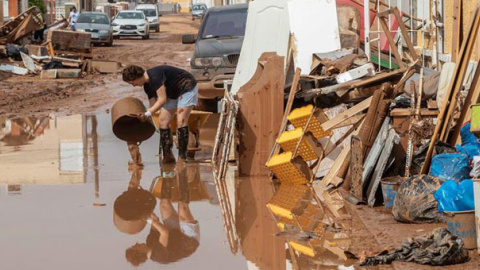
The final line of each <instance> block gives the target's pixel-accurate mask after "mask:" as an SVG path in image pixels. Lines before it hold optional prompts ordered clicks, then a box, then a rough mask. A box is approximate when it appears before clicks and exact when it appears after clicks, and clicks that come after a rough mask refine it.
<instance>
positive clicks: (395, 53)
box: [377, 12, 406, 68]
mask: <svg viewBox="0 0 480 270" xmlns="http://www.w3.org/2000/svg"><path fill="white" fill-rule="evenodd" d="M382 13H384V14H382ZM382 13H379V14H378V15H377V16H378V18H379V20H378V21H379V22H380V25H381V26H382V29H383V32H385V36H386V38H387V40H388V43H389V44H390V51H391V52H392V54H393V56H394V57H395V60H396V61H397V65H399V66H400V67H401V68H405V67H406V65H405V63H404V62H403V61H402V57H401V56H400V53H399V52H398V49H397V45H396V44H395V41H394V40H393V38H392V33H391V32H390V29H389V28H388V25H387V22H386V21H385V16H386V14H389V13H388V12H382ZM382 15H383V16H382Z"/></svg>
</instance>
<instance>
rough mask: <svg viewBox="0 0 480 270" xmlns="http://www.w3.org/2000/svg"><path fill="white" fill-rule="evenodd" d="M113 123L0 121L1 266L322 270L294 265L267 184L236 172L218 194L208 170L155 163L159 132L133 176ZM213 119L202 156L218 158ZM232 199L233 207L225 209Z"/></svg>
mask: <svg viewBox="0 0 480 270" xmlns="http://www.w3.org/2000/svg"><path fill="white" fill-rule="evenodd" d="M110 117H111V116H110V115H108V114H98V115H71V116H61V117H57V116H55V115H49V116H44V117H28V118H25V117H24V118H16V119H5V118H0V213H1V218H0V262H1V269H9V270H10V269H22V270H23V269H82V270H83V269H132V268H133V267H134V265H138V267H135V269H158V268H159V267H162V269H229V270H230V269H231V270H233V269H261V270H268V269H274V270H277V269H278V270H283V269H310V268H312V265H315V264H312V262H311V260H307V261H305V262H303V263H302V261H301V259H300V262H298V261H295V266H293V265H292V264H291V253H289V251H288V249H287V246H286V242H285V237H283V236H279V235H278V232H279V230H278V227H277V222H276V221H275V219H273V218H272V215H271V213H270V211H269V209H268V208H267V207H266V204H267V203H268V202H269V201H270V199H271V198H272V196H273V195H274V189H273V188H272V185H271V184H270V182H269V180H268V179H266V178H240V177H237V176H236V170H235V168H234V167H231V168H230V169H229V171H228V173H227V179H226V182H225V184H226V193H228V194H225V193H220V197H219V196H218V194H217V190H216V188H215V184H214V180H213V176H212V170H211V166H210V164H208V163H200V162H195V163H188V164H177V165H176V166H171V167H166V166H164V167H163V168H162V167H161V166H160V165H159V162H158V157H157V155H156V154H157V151H158V135H154V136H153V137H152V138H150V139H149V140H147V141H145V142H143V143H142V144H141V146H140V150H141V153H142V157H143V162H144V165H145V166H144V168H143V169H139V168H130V169H131V170H129V169H128V166H127V163H128V161H129V158H130V155H129V153H128V150H127V147H126V144H125V143H124V142H122V141H120V140H118V139H117V138H116V137H115V136H114V135H113V133H112V131H111V120H110ZM217 121H218V118H216V117H212V118H211V120H210V121H209V122H207V124H206V126H205V128H204V129H202V130H201V139H202V140H201V144H202V146H203V148H204V149H203V150H202V151H200V152H199V153H197V159H198V160H203V159H209V158H210V157H209V151H211V147H212V145H213V141H211V140H212V139H208V138H214V136H213V135H214V133H215V127H216V122H217ZM174 152H176V151H174ZM226 197H228V201H229V202H230V205H229V207H228V209H229V210H228V211H226V210H225V209H224V208H222V207H221V206H220V205H221V204H220V201H221V200H225V198H226ZM226 220H230V221H231V224H234V226H233V228H232V226H230V227H229V226H225V225H224V224H225V222H224V221H226ZM230 236H232V237H233V238H230ZM229 238H230V240H231V239H234V242H235V245H236V246H235V247H231V243H232V241H229ZM299 258H300V257H299ZM317 265H318V264H317ZM334 268H336V267H334Z"/></svg>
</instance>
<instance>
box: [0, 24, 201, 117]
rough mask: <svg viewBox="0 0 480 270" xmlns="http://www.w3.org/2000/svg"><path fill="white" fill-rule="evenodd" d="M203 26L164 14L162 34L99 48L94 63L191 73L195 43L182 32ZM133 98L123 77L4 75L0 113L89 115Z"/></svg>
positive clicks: (0, 85) (1, 77)
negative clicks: (165, 66) (184, 40)
mask: <svg viewBox="0 0 480 270" xmlns="http://www.w3.org/2000/svg"><path fill="white" fill-rule="evenodd" d="M199 25H200V21H198V20H196V21H192V20H191V17H189V16H188V15H170V16H163V17H162V18H161V29H160V33H156V32H151V33H150V39H149V40H142V39H140V38H138V37H132V38H121V39H118V40H115V41H114V44H113V47H102V46H101V45H100V46H95V47H94V51H93V55H94V59H97V60H109V61H118V62H120V63H122V65H124V66H127V65H129V64H138V65H142V66H143V67H145V68H151V67H154V66H156V65H162V64H168V65H174V66H177V67H180V68H184V69H189V66H190V64H189V62H188V60H189V59H190V57H191V56H192V52H193V48H194V45H183V44H182V34H196V32H197V31H198V27H199ZM0 61H1V60H0ZM131 95H134V96H137V97H141V89H140V88H138V89H133V87H131V86H129V85H128V84H126V83H124V82H123V81H122V79H121V76H119V75H93V76H87V77H85V78H82V79H54V80H49V79H40V78H39V77H38V76H14V75H13V76H12V75H9V74H8V73H4V72H0V115H5V116H14V115H29V114H45V113H51V112H56V113H59V114H71V113H89V112H94V111H97V110H100V109H106V108H110V107H111V105H112V104H113V102H114V101H116V100H118V99H120V98H122V97H126V96H131Z"/></svg>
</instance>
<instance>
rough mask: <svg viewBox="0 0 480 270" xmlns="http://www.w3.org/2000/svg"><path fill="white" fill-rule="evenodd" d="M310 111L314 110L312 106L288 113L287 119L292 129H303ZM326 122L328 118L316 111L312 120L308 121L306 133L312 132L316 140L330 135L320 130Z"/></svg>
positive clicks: (329, 132) (330, 132) (328, 132)
mask: <svg viewBox="0 0 480 270" xmlns="http://www.w3.org/2000/svg"><path fill="white" fill-rule="evenodd" d="M312 110H315V108H314V107H313V105H307V106H305V107H301V108H297V109H295V110H293V111H292V112H290V114H289V115H288V117H287V119H288V121H290V123H292V125H293V126H294V127H296V128H303V127H304V126H305V124H306V123H307V121H308V118H309V117H310V114H311V113H312ZM327 120H328V118H327V117H326V116H325V114H324V113H323V111H321V110H316V111H315V112H314V114H313V117H312V120H310V124H309V125H308V128H307V131H310V132H312V133H313V136H315V138H317V139H320V138H322V137H326V136H330V135H332V131H325V130H323V128H322V123H324V122H326V121H327Z"/></svg>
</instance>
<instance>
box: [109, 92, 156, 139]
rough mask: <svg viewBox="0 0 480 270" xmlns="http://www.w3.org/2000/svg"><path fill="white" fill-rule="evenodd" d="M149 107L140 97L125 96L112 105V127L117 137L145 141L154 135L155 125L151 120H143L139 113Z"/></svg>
mask: <svg viewBox="0 0 480 270" xmlns="http://www.w3.org/2000/svg"><path fill="white" fill-rule="evenodd" d="M146 111H147V109H146V108H145V106H144V105H143V103H142V101H140V100H139V99H138V98H133V97H127V98H123V99H121V100H119V101H117V102H115V104H113V107H112V128H113V133H114V134H115V136H117V138H119V139H120V140H123V141H127V142H143V141H145V140H147V139H148V138H150V137H152V135H153V133H155V127H154V126H153V125H152V123H150V122H149V121H146V122H143V123H142V122H141V121H140V120H138V119H137V117H136V116H137V115H139V114H141V113H144V112H146Z"/></svg>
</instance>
